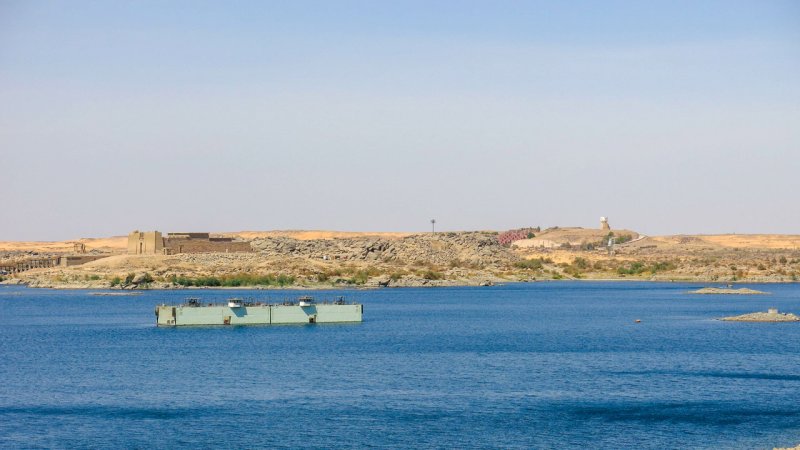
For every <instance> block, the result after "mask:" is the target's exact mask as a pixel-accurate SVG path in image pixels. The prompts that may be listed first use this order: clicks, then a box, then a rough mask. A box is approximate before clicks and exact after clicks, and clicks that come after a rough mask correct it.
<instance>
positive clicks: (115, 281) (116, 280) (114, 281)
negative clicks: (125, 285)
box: [111, 277, 122, 287]
mask: <svg viewBox="0 0 800 450" xmlns="http://www.w3.org/2000/svg"><path fill="white" fill-rule="evenodd" d="M120 283H122V280H121V279H120V278H119V277H114V278H112V279H111V286H112V287H113V286H119V284H120Z"/></svg>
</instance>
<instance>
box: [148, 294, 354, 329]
mask: <svg viewBox="0 0 800 450" xmlns="http://www.w3.org/2000/svg"><path fill="white" fill-rule="evenodd" d="M363 312H364V305H361V304H358V303H350V304H348V303H345V302H344V300H343V299H341V298H340V299H338V300H336V301H334V302H323V303H317V302H315V301H314V300H313V299H312V298H311V297H300V298H299V299H298V301H297V302H286V303H281V304H275V305H271V304H268V303H260V302H245V301H243V300H241V299H229V300H228V302H227V303H225V304H218V303H217V304H215V303H209V304H205V303H202V302H201V301H200V299H197V298H190V299H188V301H187V302H186V303H183V304H181V305H159V306H156V311H155V313H156V326H159V327H162V326H171V327H175V326H189V325H278V324H307V323H346V322H361V321H362V316H363Z"/></svg>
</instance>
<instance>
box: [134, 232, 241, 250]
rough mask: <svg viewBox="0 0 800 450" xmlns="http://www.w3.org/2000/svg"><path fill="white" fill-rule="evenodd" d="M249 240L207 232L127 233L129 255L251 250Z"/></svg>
mask: <svg viewBox="0 0 800 450" xmlns="http://www.w3.org/2000/svg"><path fill="white" fill-rule="evenodd" d="M252 251H253V247H252V246H251V245H250V242H249V241H242V240H236V239H233V238H229V237H212V236H211V235H210V234H209V233H168V234H167V236H166V237H163V236H162V234H161V233H160V232H158V231H134V232H132V233H130V234H129V235H128V254H129V255H160V254H164V255H176V254H179V253H214V252H221V253H239V252H252Z"/></svg>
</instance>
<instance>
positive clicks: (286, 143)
mask: <svg viewBox="0 0 800 450" xmlns="http://www.w3.org/2000/svg"><path fill="white" fill-rule="evenodd" d="M799 73H800V4H798V3H797V2H791V1H785V2H782V1H764V2H760V1H759V2H756V1H752V2H744V1H730V2H728V1H709V2H655V3H646V4H645V3H641V2H633V1H631V2H615V1H611V2H587V3H580V4H567V3H563V4H562V3H551V2H427V1H426V2H403V3H397V4H390V3H383V2H352V1H342V2H305V1H299V2H291V3H279V2H275V3H272V2H253V1H242V2H237V3H221V2H220V3H214V2H170V3H168V4H166V3H161V2H80V1H78V2H71V3H57V2H42V1H1V0H0V174H1V175H2V180H3V182H4V183H3V184H4V186H5V187H6V189H4V191H3V195H2V198H3V200H4V205H3V206H4V213H3V220H0V240H65V239H73V238H78V237H104V236H115V235H123V234H126V233H128V232H130V231H132V230H134V229H140V230H153V229H157V230H160V231H162V232H169V231H185V230H189V231H237V230H281V229H310V230H311V229H313V230H341V231H412V232H413V231H427V230H429V229H430V222H429V220H430V219H431V218H435V219H436V220H437V226H436V227H437V230H441V231H447V230H478V229H492V230H504V229H509V228H518V227H524V226H537V225H538V226H542V227H549V226H582V227H587V228H594V227H597V226H598V220H599V217H600V216H608V217H609V220H610V224H611V226H612V228H627V229H632V230H636V231H639V232H641V233H644V234H648V235H664V234H701V233H702V234H715V233H737V234H748V233H783V234H800V208H798V206H797V198H798V193H800V77H798V74H799Z"/></svg>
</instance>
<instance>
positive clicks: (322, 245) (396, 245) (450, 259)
mask: <svg viewBox="0 0 800 450" xmlns="http://www.w3.org/2000/svg"><path fill="white" fill-rule="evenodd" d="M252 246H253V248H254V249H256V250H257V251H259V252H261V253H262V254H264V255H265V256H295V257H304V258H311V259H319V260H339V261H381V262H388V263H392V262H394V263H399V264H406V263H411V264H414V263H423V264H434V265H438V266H447V265H453V264H458V265H468V266H474V267H476V268H495V267H505V266H508V265H510V264H512V263H513V262H515V261H518V260H519V257H517V256H516V255H515V254H514V253H513V252H512V251H510V250H509V249H507V248H505V247H503V246H501V245H500V243H499V242H498V241H497V235H496V234H495V233H488V232H461V233H436V234H415V235H411V236H407V237H404V238H399V239H383V238H367V237H364V238H344V239H315V240H306V241H301V240H297V239H292V238H288V237H270V238H262V239H256V240H254V241H253V242H252Z"/></svg>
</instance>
